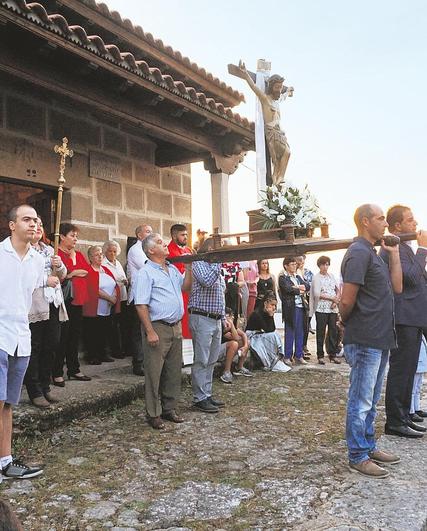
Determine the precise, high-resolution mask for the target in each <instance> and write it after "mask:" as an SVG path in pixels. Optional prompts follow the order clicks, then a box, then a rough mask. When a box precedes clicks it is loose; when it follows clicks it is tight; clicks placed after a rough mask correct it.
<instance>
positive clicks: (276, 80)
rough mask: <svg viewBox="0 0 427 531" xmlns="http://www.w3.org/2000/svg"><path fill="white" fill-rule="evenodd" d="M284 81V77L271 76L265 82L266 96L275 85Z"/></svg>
mask: <svg viewBox="0 0 427 531" xmlns="http://www.w3.org/2000/svg"><path fill="white" fill-rule="evenodd" d="M284 81H285V78H284V77H282V76H279V75H278V74H273V75H272V76H270V77H269V78H268V80H267V86H266V89H265V93H266V94H270V93H271V89H272V88H273V85H274V84H275V83H283V82H284Z"/></svg>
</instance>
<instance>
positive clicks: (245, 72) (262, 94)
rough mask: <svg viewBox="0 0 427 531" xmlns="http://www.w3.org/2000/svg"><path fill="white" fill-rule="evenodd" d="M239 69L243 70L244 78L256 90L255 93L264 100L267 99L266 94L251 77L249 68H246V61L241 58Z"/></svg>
mask: <svg viewBox="0 0 427 531" xmlns="http://www.w3.org/2000/svg"><path fill="white" fill-rule="evenodd" d="M239 69H240V71H241V72H242V74H243V77H244V79H245V80H246V82H247V83H248V85H249V86H250V88H251V89H252V90H253V91H254V92H255V94H256V95H257V96H258V98H259V99H260V100H261V101H263V100H265V99H266V95H265V94H264V92H263V91H262V90H261V89H260V88H259V87H257V86H256V85H255V83H254V81H253V79H252V78H251V76H250V75H249V73H248V71H247V69H246V65H245V63H244V62H243V61H242V60H241V59H240V61H239Z"/></svg>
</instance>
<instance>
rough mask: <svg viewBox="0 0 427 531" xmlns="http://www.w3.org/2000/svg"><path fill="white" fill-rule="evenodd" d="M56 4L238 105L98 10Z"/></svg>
mask: <svg viewBox="0 0 427 531" xmlns="http://www.w3.org/2000/svg"><path fill="white" fill-rule="evenodd" d="M56 3H57V4H58V5H63V6H66V7H68V8H69V9H72V10H73V11H75V12H76V13H79V14H80V15H81V16H83V17H84V18H85V19H87V20H88V21H90V22H91V23H92V24H97V25H98V26H99V27H101V28H103V29H104V30H107V31H110V32H111V33H113V34H114V35H116V36H117V37H118V38H119V39H120V40H121V41H122V42H125V43H129V45H130V46H131V47H132V48H133V49H138V50H140V51H141V55H148V56H149V57H151V58H153V59H155V60H156V61H157V62H159V63H163V64H164V65H166V66H167V67H168V69H169V70H170V71H172V72H179V79H183V78H184V79H185V78H186V79H188V80H190V81H191V82H192V83H195V84H196V85H199V86H200V87H201V89H202V90H203V92H207V93H209V95H212V96H213V97H215V98H216V99H218V100H219V101H222V102H223V103H224V104H226V105H229V106H231V107H234V106H235V105H238V104H239V103H240V98H238V97H236V96H234V95H233V94H230V92H229V91H228V90H226V89H223V88H222V87H220V86H218V85H216V84H214V83H212V82H211V81H209V80H208V79H206V78H205V77H204V76H202V75H201V74H199V73H197V72H196V71H194V70H193V69H192V68H191V67H189V66H187V65H185V64H184V63H183V62H181V61H179V60H177V59H175V58H174V57H172V56H170V55H169V54H167V53H165V52H163V51H161V50H159V49H158V48H157V47H156V46H155V45H153V44H150V43H149V42H147V41H146V40H145V39H143V38H142V37H138V36H137V35H135V34H134V33H133V32H131V31H129V30H128V29H126V28H124V27H123V26H121V25H120V24H118V23H116V22H114V21H113V20H111V19H109V18H108V17H106V16H105V15H102V14H101V13H99V11H98V10H96V9H92V8H91V7H89V6H88V5H86V4H84V3H83V2H82V1H81V0H57V2H56ZM243 101H244V100H243Z"/></svg>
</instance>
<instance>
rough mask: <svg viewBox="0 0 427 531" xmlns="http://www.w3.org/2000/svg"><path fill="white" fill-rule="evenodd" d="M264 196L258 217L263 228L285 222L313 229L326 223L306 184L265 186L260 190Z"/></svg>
mask: <svg viewBox="0 0 427 531" xmlns="http://www.w3.org/2000/svg"><path fill="white" fill-rule="evenodd" d="M260 193H261V194H262V195H263V196H264V197H263V199H262V200H261V201H260V203H261V204H262V206H261V212H260V217H261V218H262V220H261V221H263V226H262V227H263V229H272V228H276V227H281V226H282V225H284V224H286V223H290V224H293V225H296V227H297V229H298V228H300V229H314V228H315V227H320V226H321V225H323V224H325V223H326V218H325V217H324V216H323V215H322V214H321V211H320V208H319V205H318V203H317V199H316V197H315V196H314V195H313V194H312V193H311V192H310V190H309V188H308V186H307V185H305V186H304V188H302V189H299V188H296V187H294V186H291V185H288V186H286V185H282V186H281V187H277V186H274V185H273V186H267V188H266V189H265V190H261V192H260Z"/></svg>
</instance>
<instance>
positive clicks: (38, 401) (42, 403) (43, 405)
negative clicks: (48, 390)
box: [31, 396, 50, 409]
mask: <svg viewBox="0 0 427 531" xmlns="http://www.w3.org/2000/svg"><path fill="white" fill-rule="evenodd" d="M31 403H32V404H33V406H36V407H38V408H39V409H48V408H50V404H49V402H48V401H47V400H46V398H45V397H44V396H36V397H35V398H31Z"/></svg>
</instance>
